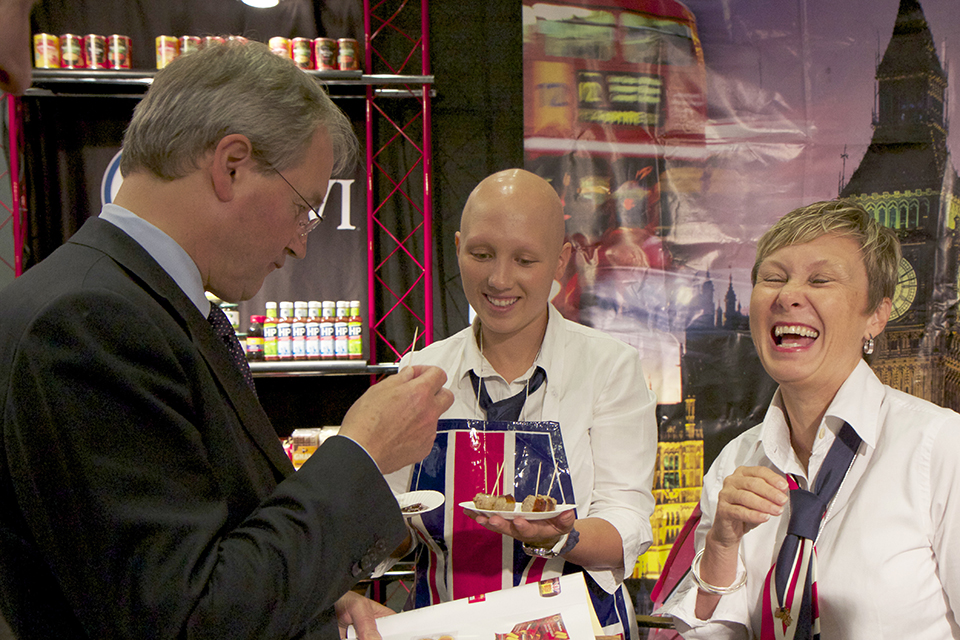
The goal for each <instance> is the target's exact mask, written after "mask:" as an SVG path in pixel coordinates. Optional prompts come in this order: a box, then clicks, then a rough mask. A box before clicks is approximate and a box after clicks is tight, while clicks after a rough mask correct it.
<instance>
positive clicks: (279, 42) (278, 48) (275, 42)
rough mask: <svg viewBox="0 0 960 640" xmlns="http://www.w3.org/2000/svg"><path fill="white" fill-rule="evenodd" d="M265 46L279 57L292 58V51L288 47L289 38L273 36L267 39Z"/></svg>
mask: <svg viewBox="0 0 960 640" xmlns="http://www.w3.org/2000/svg"><path fill="white" fill-rule="evenodd" d="M267 46H268V47H270V51H273V52H274V53H275V54H277V55H278V56H280V57H281V58H291V59H292V58H293V52H292V50H291V49H290V46H291V45H290V39H289V38H281V37H280V36H274V37H273V38H270V40H268V41H267Z"/></svg>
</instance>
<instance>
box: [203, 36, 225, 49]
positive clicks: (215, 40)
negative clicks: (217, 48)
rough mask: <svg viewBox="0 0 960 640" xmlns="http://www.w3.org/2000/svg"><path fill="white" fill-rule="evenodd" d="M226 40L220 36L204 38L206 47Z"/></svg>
mask: <svg viewBox="0 0 960 640" xmlns="http://www.w3.org/2000/svg"><path fill="white" fill-rule="evenodd" d="M224 42H226V41H225V40H224V39H223V38H221V37H220V36H205V37H204V38H203V46H205V47H209V46H210V45H212V44H223V43H224Z"/></svg>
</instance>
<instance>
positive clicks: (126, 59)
mask: <svg viewBox="0 0 960 640" xmlns="http://www.w3.org/2000/svg"><path fill="white" fill-rule="evenodd" d="M131 55H132V48H131V43H130V36H121V35H118V34H116V33H115V34H113V35H111V36H107V66H108V67H109V68H110V69H129V68H130V57H131Z"/></svg>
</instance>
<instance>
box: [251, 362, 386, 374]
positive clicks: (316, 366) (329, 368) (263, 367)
mask: <svg viewBox="0 0 960 640" xmlns="http://www.w3.org/2000/svg"><path fill="white" fill-rule="evenodd" d="M250 371H251V372H252V373H253V375H254V377H256V378H271V377H284V376H335V375H377V376H379V375H386V374H392V373H396V372H397V364H396V363H386V364H368V363H367V362H365V361H363V360H294V361H272V362H251V363H250Z"/></svg>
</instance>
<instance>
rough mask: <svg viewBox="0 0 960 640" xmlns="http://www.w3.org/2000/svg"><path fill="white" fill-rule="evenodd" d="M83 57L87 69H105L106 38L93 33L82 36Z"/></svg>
mask: <svg viewBox="0 0 960 640" xmlns="http://www.w3.org/2000/svg"><path fill="white" fill-rule="evenodd" d="M83 57H84V59H85V60H86V61H87V69H106V68H107V39H106V38H104V37H103V36H98V35H97V34H95V33H91V34H88V35H85V36H83Z"/></svg>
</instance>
